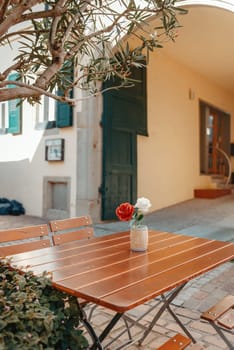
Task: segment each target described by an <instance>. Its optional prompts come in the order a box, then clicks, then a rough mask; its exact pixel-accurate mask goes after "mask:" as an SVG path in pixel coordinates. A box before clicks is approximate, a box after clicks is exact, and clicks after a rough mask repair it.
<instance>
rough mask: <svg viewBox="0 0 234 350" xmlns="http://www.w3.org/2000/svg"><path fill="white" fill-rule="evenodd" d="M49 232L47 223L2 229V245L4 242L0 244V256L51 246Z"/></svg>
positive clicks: (0, 236)
mask: <svg viewBox="0 0 234 350" xmlns="http://www.w3.org/2000/svg"><path fill="white" fill-rule="evenodd" d="M48 234H49V231H48V226H47V225H46V224H43V225H36V226H26V227H19V228H14V229H8V230H0V245H1V243H3V244H2V245H1V246H0V256H2V257H5V256H8V255H13V254H18V253H24V252H27V251H30V250H35V249H41V248H46V247H50V246H51V242H50V239H49V236H48Z"/></svg>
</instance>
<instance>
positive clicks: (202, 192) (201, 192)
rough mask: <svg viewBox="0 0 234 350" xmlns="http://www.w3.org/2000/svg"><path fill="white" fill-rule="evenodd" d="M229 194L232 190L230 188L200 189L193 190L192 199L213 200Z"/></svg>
mask: <svg viewBox="0 0 234 350" xmlns="http://www.w3.org/2000/svg"><path fill="white" fill-rule="evenodd" d="M231 193H232V190H231V189H230V188H202V189H195V190H194V197H195V198H210V199H214V198H219V197H222V196H226V195H228V194H231Z"/></svg>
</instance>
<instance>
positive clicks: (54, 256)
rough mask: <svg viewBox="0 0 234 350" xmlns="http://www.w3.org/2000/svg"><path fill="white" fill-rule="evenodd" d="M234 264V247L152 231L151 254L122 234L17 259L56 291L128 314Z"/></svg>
mask: <svg viewBox="0 0 234 350" xmlns="http://www.w3.org/2000/svg"><path fill="white" fill-rule="evenodd" d="M233 258H234V244H233V243H229V242H220V241H214V240H208V239H205V238H197V237H190V236H185V235H180V234H175V233H168V232H160V231H154V230H150V231H149V249H148V251H147V252H132V251H131V250H130V242H129V232H121V233H116V234H112V235H108V236H102V237H95V238H91V239H89V240H82V241H76V242H71V243H67V244H64V245H61V246H56V247H49V248H44V249H41V250H36V251H31V252H27V253H22V254H17V255H14V256H13V258H12V265H13V266H16V267H17V268H19V269H20V270H22V271H26V270H31V271H33V272H34V273H35V274H41V273H42V272H43V271H48V272H51V273H52V281H53V285H54V286H55V287H56V288H58V289H60V290H63V291H66V292H67V293H69V294H71V295H75V296H77V297H82V298H84V299H86V300H88V301H92V302H94V303H96V304H99V305H103V306H105V307H108V308H110V309H112V310H115V311H117V312H120V313H122V312H125V311H127V310H130V309H132V308H134V307H136V306H137V305H140V304H143V303H144V302H146V301H148V300H150V299H153V298H154V297H156V296H158V295H161V294H162V293H164V292H166V291H168V290H171V289H172V288H174V287H176V286H178V285H181V284H183V283H185V282H187V281H189V280H191V279H193V278H195V277H196V276H199V275H201V274H203V273H205V272H206V271H209V270H211V269H213V268H215V267H216V266H218V265H220V264H222V263H224V262H226V261H229V260H231V259H233ZM25 267H26V268H25Z"/></svg>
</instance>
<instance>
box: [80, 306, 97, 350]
mask: <svg viewBox="0 0 234 350" xmlns="http://www.w3.org/2000/svg"><path fill="white" fill-rule="evenodd" d="M76 302H77V306H78V309H79V313H80V319H81V322H82V323H83V325H84V327H85V328H86V330H87V332H88V333H89V335H90V337H91V339H92V342H93V345H92V347H91V348H90V349H93V350H103V346H102V344H101V342H100V340H99V337H98V336H97V334H96V332H95V330H94V329H93V327H92V325H91V323H90V322H89V320H88V318H87V316H86V312H85V310H84V308H83V307H81V306H80V303H79V301H78V299H77V300H76Z"/></svg>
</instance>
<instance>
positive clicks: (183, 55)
mask: <svg viewBox="0 0 234 350" xmlns="http://www.w3.org/2000/svg"><path fill="white" fill-rule="evenodd" d="M185 8H186V9H187V10H188V14H186V15H184V16H181V17H179V20H180V23H181V24H182V25H183V28H180V29H179V30H178V33H179V36H178V37H177V38H176V41H175V43H173V42H168V43H166V44H165V45H164V48H163V50H165V51H166V53H168V54H170V55H171V56H173V57H174V58H175V59H177V60H179V61H181V62H182V63H183V64H186V65H187V66H189V67H190V68H192V69H193V70H194V71H196V72H198V73H199V74H202V75H204V76H206V77H208V78H209V79H211V80H212V81H214V82H216V83H217V84H219V85H221V86H223V87H225V88H226V89H228V90H230V91H231V92H232V93H233V94H234V12H230V11H227V10H224V9H220V8H217V7H210V6H190V7H185Z"/></svg>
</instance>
